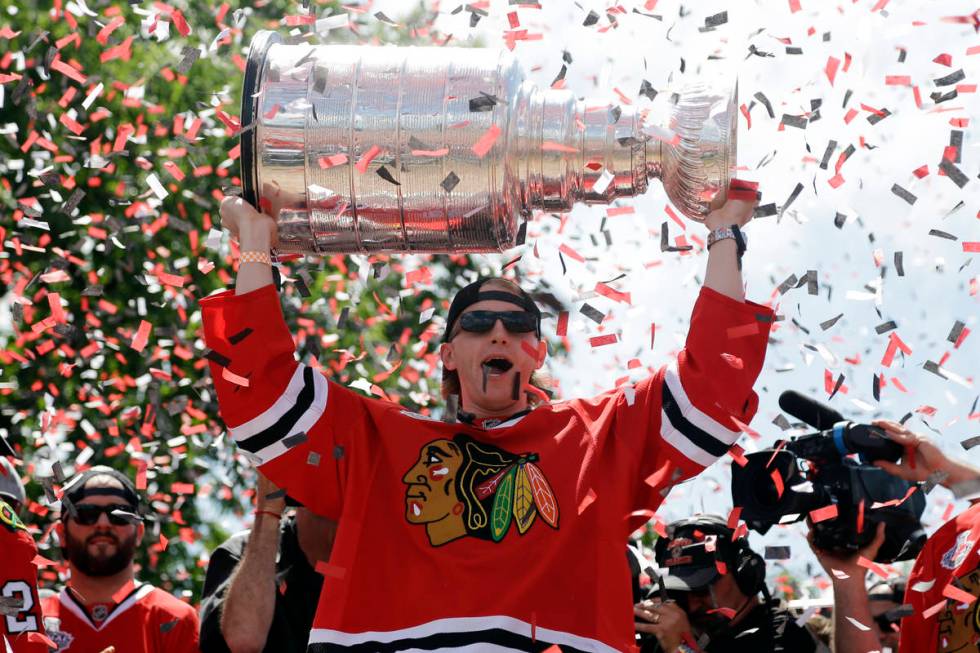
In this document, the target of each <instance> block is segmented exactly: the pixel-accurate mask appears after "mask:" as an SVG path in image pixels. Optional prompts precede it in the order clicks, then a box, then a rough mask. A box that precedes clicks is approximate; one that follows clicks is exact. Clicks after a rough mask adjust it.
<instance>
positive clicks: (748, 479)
mask: <svg viewBox="0 0 980 653" xmlns="http://www.w3.org/2000/svg"><path fill="white" fill-rule="evenodd" d="M779 407H780V408H782V409H783V410H784V411H786V412H787V413H789V414H790V415H792V416H793V417H796V418H797V419H799V420H802V421H803V422H805V423H806V424H808V425H810V426H812V427H813V428H815V429H817V432H816V433H808V434H806V435H801V436H798V437H794V438H791V439H789V440H781V441H779V442H777V443H776V446H775V447H773V448H771V449H766V450H763V451H759V452H756V453H752V454H748V455H747V456H746V459H747V460H748V462H747V463H746V464H745V465H744V466H738V465H733V466H732V501H733V503H734V505H735V506H736V507H741V508H742V514H741V517H742V519H744V520H745V523H746V524H748V526H749V528H751V529H753V530H755V531H758V532H759V533H766V532H767V531H768V530H769V529H770V528H772V527H773V526H774V525H775V524H780V523H792V522H795V521H799V520H800V519H803V518H804V517H806V516H808V515H809V514H810V512H811V511H813V510H816V509H818V508H823V507H825V506H828V505H830V504H834V505H836V506H837V516H836V517H835V518H833V519H826V520H821V521H818V522H816V523H814V524H813V533H814V543H815V544H816V545H817V546H818V547H820V548H821V549H826V550H831V551H850V552H853V551H857V550H858V549H860V548H862V547H864V546H866V545H867V544H869V543H870V542H871V540H873V539H874V536H875V531H876V530H877V525H878V523H880V522H884V523H885V541H884V543H883V544H882V545H881V548H880V549H879V550H878V555H877V556H875V561H876V562H891V561H894V560H909V559H911V558H914V557H915V556H916V555H917V554H918V553H919V550H921V549H922V545H923V544H925V540H926V534H925V531H924V530H923V529H922V525H921V524H920V522H919V518H920V517H921V516H922V511H923V510H924V509H925V504H926V500H925V494H924V493H923V492H922V491H921V490H920V489H919V488H918V486H914V485H912V484H910V483H909V482H908V481H905V480H903V479H900V478H898V477H897V476H893V475H891V474H889V473H888V472H886V471H884V470H882V469H879V468H878V467H875V466H874V465H872V464H871V463H872V462H873V461H875V460H888V461H891V462H895V461H897V460H898V459H899V458H901V457H902V455H903V454H904V452H905V451H904V448H903V447H902V446H901V445H899V444H898V443H896V442H893V441H892V440H890V439H889V438H888V436H887V435H886V434H885V432H884V431H882V430H881V429H879V428H878V427H875V426H870V425H868V424H856V423H854V422H849V421H846V420H845V419H844V417H843V416H842V415H841V414H840V413H838V412H837V411H836V410H834V409H833V408H830V407H829V406H826V405H824V404H821V403H820V402H818V401H815V400H813V399H811V398H809V397H806V396H804V395H801V394H800V393H798V392H795V391H792V390H790V391H787V392H784V393H783V394H781V395H780V396H779ZM850 454H857V456H858V457H857V459H854V458H853V457H851V455H850ZM804 461H805V462H804ZM777 473H778V480H777V478H776V474H777ZM876 504H879V506H878V507H874V506H875V505H876ZM880 504H884V505H880Z"/></svg>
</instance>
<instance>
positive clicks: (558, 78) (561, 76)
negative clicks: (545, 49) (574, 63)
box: [551, 64, 568, 86]
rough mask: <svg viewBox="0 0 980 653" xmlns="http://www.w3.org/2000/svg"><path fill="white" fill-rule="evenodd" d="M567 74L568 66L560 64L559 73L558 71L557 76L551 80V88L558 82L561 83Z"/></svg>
mask: <svg viewBox="0 0 980 653" xmlns="http://www.w3.org/2000/svg"><path fill="white" fill-rule="evenodd" d="M567 72H568V66H567V65H566V64H562V66H561V70H559V71H558V74H557V75H555V78H554V79H553V80H551V86H554V85H555V84H557V83H558V82H560V81H562V80H563V79H565V74H566V73H567Z"/></svg>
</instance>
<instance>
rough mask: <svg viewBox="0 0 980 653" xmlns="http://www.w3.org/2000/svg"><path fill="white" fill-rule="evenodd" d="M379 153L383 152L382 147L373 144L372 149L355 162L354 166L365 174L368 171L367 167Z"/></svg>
mask: <svg viewBox="0 0 980 653" xmlns="http://www.w3.org/2000/svg"><path fill="white" fill-rule="evenodd" d="M379 154H381V148H380V147H378V146H377V145H372V146H371V149H369V150H368V151H367V152H365V153H364V154H363V155H361V158H360V159H358V160H357V163H355V164H354V168H355V169H357V171H358V172H359V173H361V174H362V175H363V174H364V173H365V172H367V168H368V166H369V165H371V161H373V160H374V157H376V156H378V155H379Z"/></svg>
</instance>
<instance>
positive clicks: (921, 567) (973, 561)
mask: <svg viewBox="0 0 980 653" xmlns="http://www.w3.org/2000/svg"><path fill="white" fill-rule="evenodd" d="M978 543H980V503H978V504H975V505H973V506H971V507H970V508H968V509H967V510H964V511H963V512H962V513H960V514H959V515H957V516H956V517H954V518H953V519H951V520H950V521H948V522H946V523H945V524H943V525H942V526H941V527H940V528H939V530H937V531H936V532H935V533H933V534H932V537H930V538H929V540H928V541H927V542H926V545H925V546H924V547H923V548H922V551H920V552H919V557H918V558H916V559H915V565H914V566H913V567H912V573H911V574H909V580H908V585H907V586H906V590H905V602H906V603H908V604H909V605H911V606H912V608H913V609H914V611H915V612H914V613H913V614H912V615H910V616H908V617H905V618H904V619H902V624H901V628H902V635H901V638H900V639H899V646H898V650H899V653H936V652H937V651H967V650H970V651H975V650H977V649H978V648H980V646H978V641H980V601H977V598H978V597H980V556H978V554H980V546H978ZM917 589H918V591H917Z"/></svg>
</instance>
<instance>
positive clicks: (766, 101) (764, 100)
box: [752, 91, 776, 118]
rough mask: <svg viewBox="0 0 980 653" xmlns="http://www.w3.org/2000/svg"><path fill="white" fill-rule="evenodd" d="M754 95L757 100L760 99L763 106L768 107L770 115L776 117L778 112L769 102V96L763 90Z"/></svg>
mask: <svg viewBox="0 0 980 653" xmlns="http://www.w3.org/2000/svg"><path fill="white" fill-rule="evenodd" d="M752 97H754V98H755V99H756V100H758V101H759V102H761V103H762V106H764V107H765V108H766V111H768V112H769V117H770V118H775V117H776V114H775V113H774V112H773V110H772V105H771V104H770V103H769V98H767V97H766V96H765V95H764V94H763V93H762V91H759V92H758V93H756V94H755V95H753V96H752Z"/></svg>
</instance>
